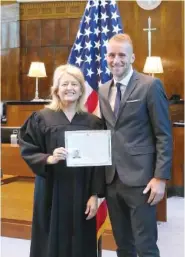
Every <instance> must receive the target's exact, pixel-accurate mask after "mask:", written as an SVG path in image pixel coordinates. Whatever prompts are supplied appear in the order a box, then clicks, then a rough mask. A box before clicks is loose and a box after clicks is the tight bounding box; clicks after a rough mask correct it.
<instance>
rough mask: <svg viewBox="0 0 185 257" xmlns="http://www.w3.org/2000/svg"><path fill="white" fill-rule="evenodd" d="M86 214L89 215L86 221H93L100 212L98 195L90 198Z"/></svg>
mask: <svg viewBox="0 0 185 257" xmlns="http://www.w3.org/2000/svg"><path fill="white" fill-rule="evenodd" d="M86 206H87V207H86V210H85V214H88V216H87V218H86V220H90V219H92V218H93V217H94V216H95V215H96V213H97V210H98V197H97V196H96V195H93V196H91V197H90V198H89V200H88V202H87V205H86Z"/></svg>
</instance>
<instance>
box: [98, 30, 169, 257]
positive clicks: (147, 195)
mask: <svg viewBox="0 0 185 257" xmlns="http://www.w3.org/2000/svg"><path fill="white" fill-rule="evenodd" d="M134 60H135V56H134V53H133V45H132V41H131V39H130V37H129V36H128V35H127V34H118V35H115V36H114V37H112V38H111V39H110V41H109V42H108V45H107V63H108V66H109V69H110V71H111V73H112V74H113V79H112V80H111V81H109V82H107V83H106V84H104V85H102V86H101V87H100V88H99V103H100V111H101V115H102V118H103V119H104V121H105V124H106V128H107V129H110V130H111V131H112V154H113V156H112V161H113V165H112V166H110V167H107V168H106V182H107V190H106V199H107V204H108V210H109V215H110V220H111V223H112V229H113V234H114V237H115V241H116V244H117V246H118V249H117V255H118V257H136V256H137V254H138V255H139V256H140V257H159V256H160V254H159V249H158V247H157V244H156V242H157V222H156V204H157V203H158V202H159V201H160V200H161V199H162V198H163V196H164V193H165V186H166V180H168V179H169V178H170V170H171V161H172V135H171V123H170V119H169V114H168V99H167V97H166V94H165V92H164V89H163V86H162V83H161V81H160V80H159V79H157V78H153V77H151V76H147V75H144V74H141V73H138V72H137V71H135V70H133V68H132V64H133V62H134Z"/></svg>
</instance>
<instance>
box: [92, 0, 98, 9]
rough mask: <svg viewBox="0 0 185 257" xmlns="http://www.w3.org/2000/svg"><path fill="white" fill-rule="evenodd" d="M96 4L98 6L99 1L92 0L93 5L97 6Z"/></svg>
mask: <svg viewBox="0 0 185 257" xmlns="http://www.w3.org/2000/svg"><path fill="white" fill-rule="evenodd" d="M98 6H99V1H98V0H94V3H93V7H95V8H98Z"/></svg>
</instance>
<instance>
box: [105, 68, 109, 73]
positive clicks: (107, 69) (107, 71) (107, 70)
mask: <svg viewBox="0 0 185 257" xmlns="http://www.w3.org/2000/svg"><path fill="white" fill-rule="evenodd" d="M105 69H106V71H105V74H108V75H110V70H109V68H108V67H105Z"/></svg>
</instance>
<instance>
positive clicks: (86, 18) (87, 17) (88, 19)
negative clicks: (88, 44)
mask: <svg viewBox="0 0 185 257" xmlns="http://www.w3.org/2000/svg"><path fill="white" fill-rule="evenodd" d="M90 20H91V18H90V17H89V16H85V22H86V23H87V24H88V25H89V22H90Z"/></svg>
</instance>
